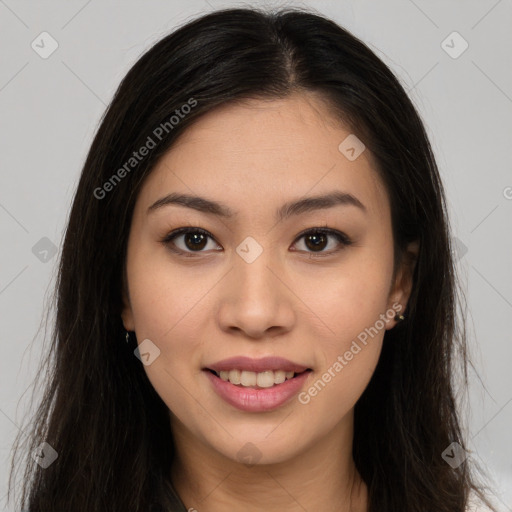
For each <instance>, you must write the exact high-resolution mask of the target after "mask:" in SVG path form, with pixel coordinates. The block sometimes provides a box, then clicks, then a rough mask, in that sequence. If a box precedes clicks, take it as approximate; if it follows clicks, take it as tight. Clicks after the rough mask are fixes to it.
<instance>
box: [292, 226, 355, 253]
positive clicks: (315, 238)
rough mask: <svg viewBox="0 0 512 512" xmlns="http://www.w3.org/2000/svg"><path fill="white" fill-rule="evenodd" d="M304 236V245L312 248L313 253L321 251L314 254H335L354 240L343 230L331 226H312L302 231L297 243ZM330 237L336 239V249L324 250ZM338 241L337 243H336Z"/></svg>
mask: <svg viewBox="0 0 512 512" xmlns="http://www.w3.org/2000/svg"><path fill="white" fill-rule="evenodd" d="M302 238H304V245H305V246H306V248H307V249H311V250H312V253H313V254H314V253H320V254H314V256H320V257H323V256H329V255H331V254H334V253H336V252H338V251H340V250H342V249H343V248H344V247H346V246H349V245H351V244H352V243H353V242H352V240H351V239H350V238H349V237H348V236H347V235H346V234H345V233H342V232H341V231H338V230H337V229H331V228H312V229H308V230H307V231H304V232H302V233H301V234H300V235H299V236H298V237H297V239H296V243H297V241H298V240H301V239H302ZM329 238H331V239H334V240H335V243H334V249H331V250H330V251H324V249H325V247H326V246H328V245H329V244H328V242H329ZM336 242H337V243H336ZM306 252H307V251H306Z"/></svg>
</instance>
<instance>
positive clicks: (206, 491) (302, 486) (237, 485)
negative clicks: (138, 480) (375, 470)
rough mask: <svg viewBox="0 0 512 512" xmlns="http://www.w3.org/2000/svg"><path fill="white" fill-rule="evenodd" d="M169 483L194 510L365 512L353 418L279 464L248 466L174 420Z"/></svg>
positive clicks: (364, 494)
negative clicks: (173, 452) (354, 442)
mask: <svg viewBox="0 0 512 512" xmlns="http://www.w3.org/2000/svg"><path fill="white" fill-rule="evenodd" d="M172 429H173V437H174V441H175V442H174V445H175V447H176V452H175V456H174V460H173V464H172V468H171V479H172V482H173V485H174V487H175V489H176V491H177V492H178V494H179V495H180V497H181V499H182V501H183V502H184V504H185V505H186V507H187V509H196V510H197V511H198V512H220V511H225V510H244V511H247V512H256V511H261V510H265V511H266V512H274V511H276V512H277V511H279V512H292V511H297V510H322V511H324V512H366V511H367V490H366V485H365V483H364V482H363V481H362V479H361V477H360V475H359V473H358V471H357V469H356V467H355V464H354V460H353V458H352V440H353V417H350V418H345V419H344V420H343V422H342V423H341V424H339V425H337V426H336V427H335V429H333V430H332V431H331V432H330V433H328V434H326V435H324V436H322V438H321V439H320V440H319V441H318V442H317V443H316V444H314V445H312V446H309V447H306V448H305V449H304V450H302V451H301V452H300V453H297V454H295V455H294V456H293V457H292V458H289V459H287V460H286V461H283V462H278V463H274V464H256V465H252V466H249V465H246V464H243V463H240V462H238V461H234V460H232V459H231V458H228V457H225V456H224V455H222V454H221V453H219V452H218V451H216V450H214V449H213V448H212V447H211V446H206V445H205V444H203V443H201V442H200V441H199V440H198V439H197V438H194V437H192V436H191V434H190V432H189V431H188V430H187V429H186V428H185V427H184V426H183V424H181V422H179V421H173V422H172Z"/></svg>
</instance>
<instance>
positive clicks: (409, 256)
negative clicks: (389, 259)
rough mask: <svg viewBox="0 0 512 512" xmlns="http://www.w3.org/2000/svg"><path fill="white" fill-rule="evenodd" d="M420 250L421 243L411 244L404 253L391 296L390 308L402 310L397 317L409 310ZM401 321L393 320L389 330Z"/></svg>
mask: <svg viewBox="0 0 512 512" xmlns="http://www.w3.org/2000/svg"><path fill="white" fill-rule="evenodd" d="M419 249H420V244H419V241H414V242H410V243H409V245H408V246H407V248H406V249H405V251H404V254H403V258H402V262H401V265H400V268H399V269H398V271H397V273H396V277H395V281H394V283H393V286H392V289H391V292H390V294H389V299H388V307H393V309H395V310H396V309H397V305H400V306H401V309H400V310H397V316H398V315H404V311H405V310H406V308H407V303H408V301H409V297H410V295H411V292H412V286H413V281H414V269H415V268H416V262H417V260H418V254H419ZM405 317H407V315H405ZM400 321H402V320H400V319H399V318H396V319H394V320H392V321H391V322H390V323H389V325H388V327H387V329H392V328H393V327H394V326H395V325H396V324H397V323H398V322H400Z"/></svg>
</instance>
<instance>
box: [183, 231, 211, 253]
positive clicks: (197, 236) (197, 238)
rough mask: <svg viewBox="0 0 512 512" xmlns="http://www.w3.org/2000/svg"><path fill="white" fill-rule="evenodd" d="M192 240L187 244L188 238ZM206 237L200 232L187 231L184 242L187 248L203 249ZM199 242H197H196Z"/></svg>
mask: <svg viewBox="0 0 512 512" xmlns="http://www.w3.org/2000/svg"><path fill="white" fill-rule="evenodd" d="M191 239H192V240H194V241H193V242H192V245H189V243H188V242H189V241H190V240H191ZM205 241H206V237H205V236H204V235H203V234H202V233H187V234H186V235H185V244H186V246H187V248H189V249H203V248H204V246H205ZM197 242H199V244H198V243H197Z"/></svg>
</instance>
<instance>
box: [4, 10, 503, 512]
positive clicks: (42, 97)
mask: <svg viewBox="0 0 512 512" xmlns="http://www.w3.org/2000/svg"><path fill="white" fill-rule="evenodd" d="M234 5H237V6H242V5H244V4H243V3H241V2H221V1H217V0H208V1H206V0H196V1H193V0H179V1H173V2H171V1H144V2H143V1H138V2H135V1H123V2H112V1H99V0H90V1H80V2H77V1H66V2H64V1H60V2H55V1H45V2H44V3H43V2H41V3H37V4H36V3H33V2H28V1H20V0H18V1H15V0H5V1H2V0H0V52H1V67H0V109H1V120H2V122H1V127H0V130H1V132H0V144H1V151H0V158H1V174H0V235H1V238H0V240H1V252H0V311H1V316H0V333H1V343H2V345H1V348H2V357H1V358H0V368H1V369H0V381H1V388H0V433H1V438H0V458H1V460H2V465H1V467H0V507H5V503H6V502H5V496H4V495H5V494H6V492H7V474H8V465H9V463H10V456H11V446H12V442H13V440H14V436H15V435H16V433H17V432H18V430H19V428H21V427H22V425H25V423H24V420H25V414H26V413H27V411H28V407H29V405H30V397H31V393H32V391H31V389H30V388H29V386H30V384H31V382H32V380H33V378H34V377H35V371H36V368H37V365H38V363H39V361H40V357H41V353H42V348H43V345H42V343H43V335H44V330H43V331H41V332H38V328H39V327H40V323H41V322H42V321H43V312H44V308H45V307H46V305H47V302H46V301H47V300H48V298H49V294H50V292H51V287H52V286H53V285H54V280H55V272H56V266H57V262H58V257H59V254H60V252H59V247H60V244H61V239H62V234H63V229H64V227H65V222H66V218H67V215H68V212H69V207H70V202H71V200H72V197H73V193H74V190H75V187H76V184H77V180H78V177H79V174H80V171H81V166H82V164H83V162H84V158H85V155H86V152H87V150H88V147H89V145H90V143H91V140H92V137H93V134H94V132H95V130H96V128H97V124H98V122H99V118H100V116H101V114H102V113H103V110H104V108H105V106H106V105H107V104H108V102H109V101H110V99H111V97H112V94H113V93H114V90H115V88H116V87H117V85H118V83H119V82H120V80H121V78H122V77H123V75H124V74H125V73H126V72H127V71H128V69H129V67H130V66H131V65H132V64H133V63H134V61H135V60H136V59H137V57H138V56H139V55H140V54H141V53H142V52H143V51H144V50H145V49H147V48H148V47H149V46H150V45H151V44H152V43H154V42H156V41H157V40H158V39H160V38H161V37H163V36H164V35H165V34H167V33H168V32H169V31H171V30H172V29H173V28H174V27H176V26H177V25H178V24H181V23H183V22H184V21H186V20H187V19H190V18H191V17H194V16H195V15H199V14H200V13H205V12H208V11H211V10H212V9H214V8H219V7H227V6H234ZM253 5H272V6H278V5H302V6H305V7H313V8H315V9H317V10H318V11H319V12H321V13H323V14H325V15H327V16H330V17H331V18H333V19H334V20H335V21H337V22H338V23H340V24H341V25H343V26H345V27H346V28H348V29H349V30H351V31H352V32H353V33H354V34H355V35H356V36H359V37H360V38H362V39H363V40H364V41H365V42H366V43H368V44H369V45H370V47H371V48H372V49H374V51H375V52H376V53H377V55H379V56H380V57H381V58H382V59H383V60H384V62H386V64H388V65H389V66H390V67H391V68H392V69H393V70H394V71H395V73H396V74H397V75H398V76H399V78H400V80H401V81H402V83H403V84H404V86H405V87H406V89H407V90H408V91H410V95H411V97H412V99H413V101H414V102H415V104H416V105H417V107H418V109H419V111H420V113H421V115H422V117H423V119H424V120H425V123H426V125H427V129H428V132H429V135H430V137H431V141H432V144H433V148H434V151H435V154H436V157H437V159H438V163H439V166H440V169H441V173H442V176H443V179H444V183H445V186H446V190H447V195H448V201H449V207H450V214H451V222H452V227H453V235H454V237H456V238H457V244H458V247H459V250H458V251H457V257H458V263H457V264H458V268H459V270H460V274H461V279H462V281H463V287H464V289H465V290H466V296H467V300H468V307H469V314H468V317H467V319H468V327H469V334H470V342H471V346H472V356H473V360H474V364H475V370H472V371H471V375H470V378H471V383H472V384H471V387H470V400H469V403H470V405H471V415H470V417H469V427H468V437H469V439H470V444H469V448H470V450H471V453H470V456H471V457H473V458H474V459H477V460H478V461H479V462H480V464H482V465H483V466H484V467H485V468H487V470H488V471H489V473H490V475H491V477H492V478H494V479H495V482H496V487H497V491H498V495H499V497H500V500H501V505H500V506H501V507H502V509H503V510H509V511H510V510H512V443H511V441H510V432H511V428H510V427H511V424H512V403H511V402H512V385H511V384H512V377H511V373H512V372H511V369H510V363H511V362H512V339H511V334H510V333H511V328H512V269H511V265H510V261H511V254H512V251H511V249H512V237H511V217H512V173H511V166H510V164H511V159H512V158H511V156H512V154H511V151H510V146H511V142H512V140H511V132H512V129H511V128H512V116H511V112H512V72H511V70H512V66H511V62H510V55H511V50H512V31H511V29H510V27H511V18H512V16H511V15H512V5H511V1H510V0H500V1H496V0H479V1H467V0H459V1H454V0H452V1H441V0H438V1H426V0H414V1H413V0H386V1H380V2H378V1H373V2H370V1H361V0H358V1H355V0H352V1H341V2H339V1H338V2H335V1H310V2H303V3H297V2H294V3H292V2H288V3H286V4H283V3H277V2H273V3H270V2H266V3H265V2H262V1H260V2H254V3H253ZM44 31H46V32H48V33H49V34H50V35H51V37H53V39H55V40H56V41H57V43H58V48H57V50H56V51H55V52H54V53H53V54H52V55H50V56H49V57H48V58H46V59H43V58H42V57H41V56H40V55H39V53H36V51H35V50H34V49H33V48H32V47H31V44H32V42H33V41H35V43H34V44H38V45H39V47H40V48H38V50H39V51H40V52H41V51H43V48H42V47H43V46H44V48H45V49H46V50H48V49H49V48H50V40H49V39H48V36H40V34H41V33H42V32H44ZM454 31H457V32H458V33H459V34H460V35H461V36H462V38H463V39H464V40H465V41H466V42H467V43H468V45H469V46H468V48H467V50H466V51H464V52H463V53H462V54H460V55H458V53H460V51H461V50H462V49H463V47H464V46H463V45H464V41H463V40H461V39H460V38H459V39H458V36H453V35H452V36H450V34H452V33H453V32H454ZM448 36H450V37H448ZM43 37H44V38H46V39H44V41H43V42H41V38H43ZM447 38H448V39H447ZM443 41H446V42H445V43H444V44H443ZM447 52H451V54H452V55H451V56H450V55H449V53H447ZM454 56H456V58H454ZM45 237H46V238H45ZM41 239H43V240H42V241H41ZM47 239H48V240H47ZM34 247H35V248H34ZM52 247H54V249H55V251H56V252H55V254H52V250H51V249H52ZM45 251H47V252H45ZM35 396H36V398H37V397H39V396H40V395H39V391H38V390H36V394H35ZM11 509H12V506H11V507H10V508H9V510H11Z"/></svg>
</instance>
